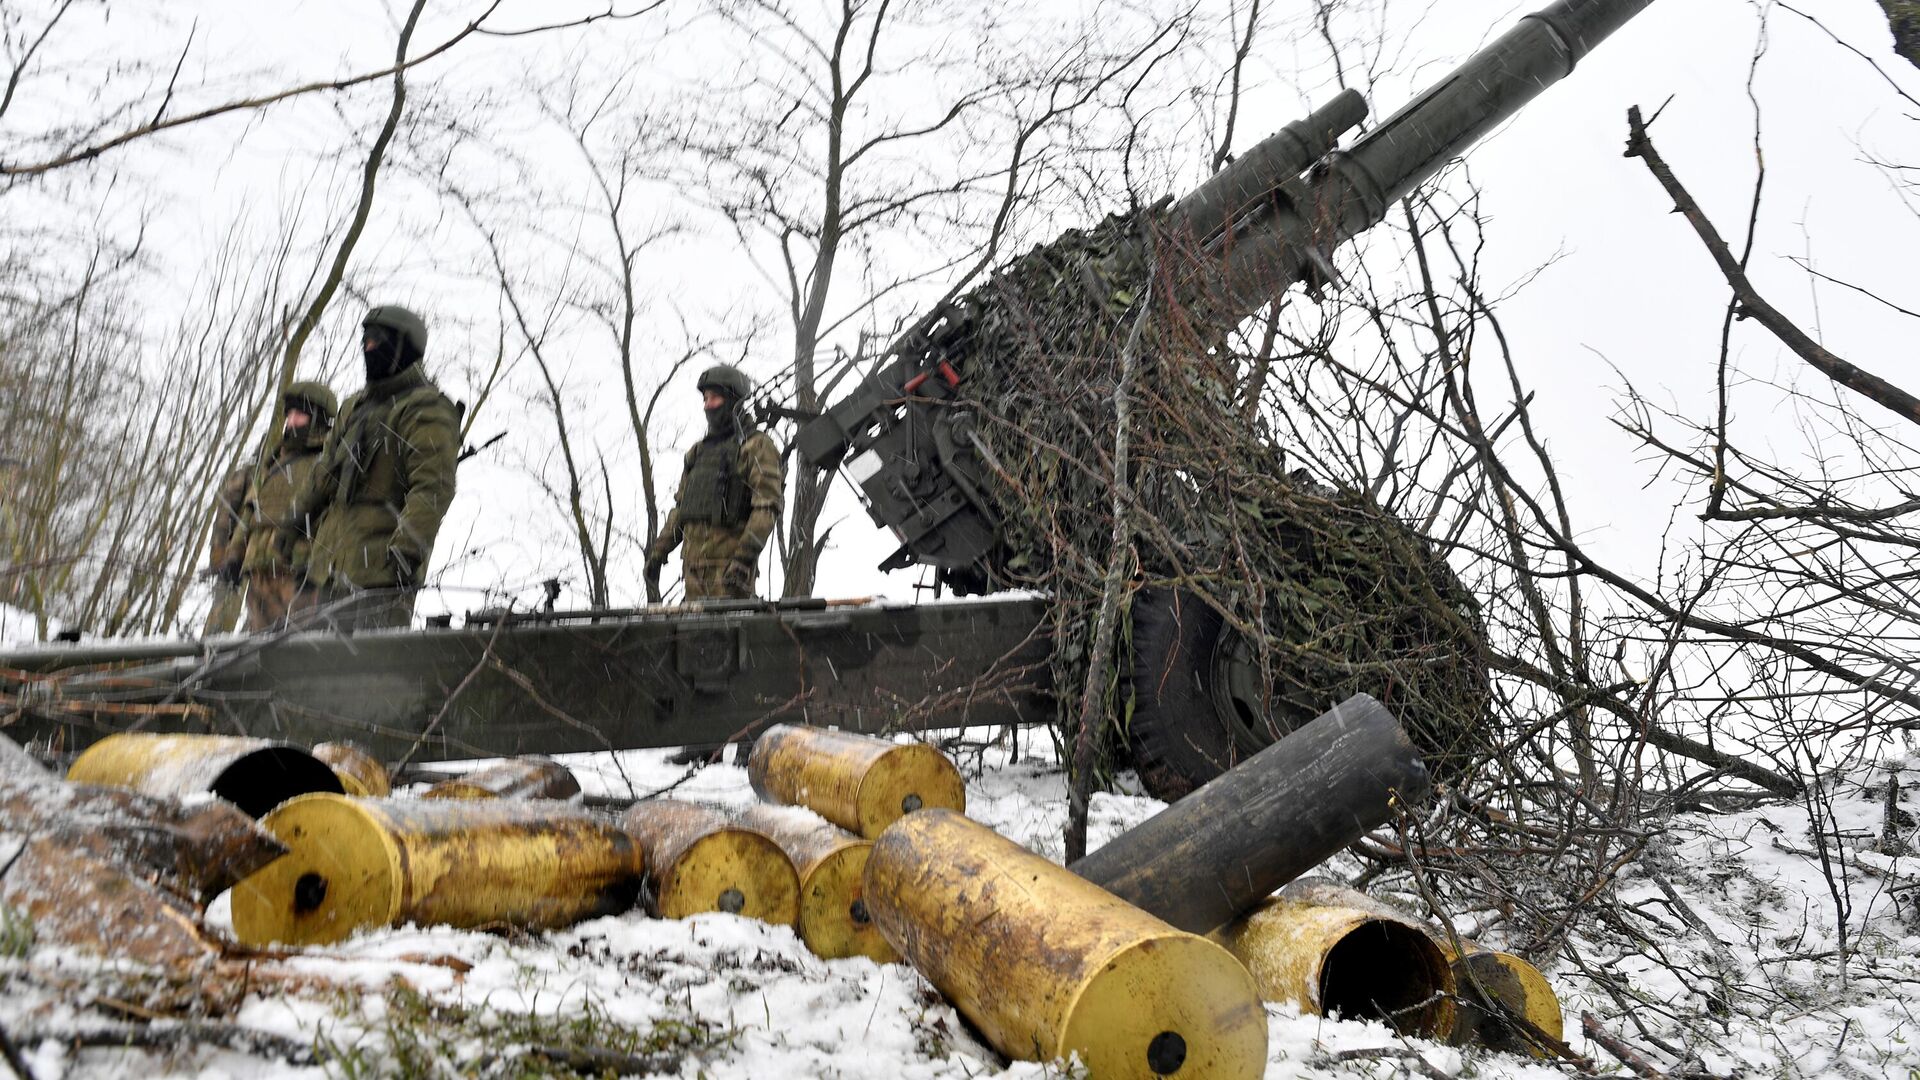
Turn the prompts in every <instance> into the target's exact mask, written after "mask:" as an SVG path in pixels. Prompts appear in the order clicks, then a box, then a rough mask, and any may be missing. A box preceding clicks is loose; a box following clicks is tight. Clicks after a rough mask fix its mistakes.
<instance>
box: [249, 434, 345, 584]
mask: <svg viewBox="0 0 1920 1080" xmlns="http://www.w3.org/2000/svg"><path fill="white" fill-rule="evenodd" d="M319 434H320V436H324V434H325V433H324V432H321V433H319ZM302 436H303V437H301V438H297V439H296V438H284V439H282V440H281V443H280V449H279V450H278V451H277V452H276V453H275V454H274V456H273V461H272V462H270V463H269V464H268V465H267V466H266V468H264V469H262V470H261V471H260V475H258V476H256V477H254V478H253V483H252V484H251V485H250V486H249V487H248V489H247V503H246V509H245V511H244V516H245V520H246V523H247V535H246V558H245V561H244V562H243V563H242V564H241V567H240V568H241V569H242V570H244V571H245V572H246V573H248V574H252V575H269V574H272V575H284V574H295V573H304V572H305V571H306V568H307V563H308V561H309V555H310V552H311V548H312V544H311V542H310V541H309V540H308V538H307V532H308V523H307V522H304V521H300V522H294V521H289V520H287V518H288V512H289V511H290V510H292V508H293V497H294V494H295V493H296V492H298V491H299V490H300V489H301V488H302V487H305V486H306V485H307V483H308V481H309V480H310V479H311V478H312V476H313V467H314V465H316V464H317V463H318V462H319V461H320V449H321V441H320V438H319V437H315V436H308V435H306V434H305V433H304V432H303V433H302Z"/></svg>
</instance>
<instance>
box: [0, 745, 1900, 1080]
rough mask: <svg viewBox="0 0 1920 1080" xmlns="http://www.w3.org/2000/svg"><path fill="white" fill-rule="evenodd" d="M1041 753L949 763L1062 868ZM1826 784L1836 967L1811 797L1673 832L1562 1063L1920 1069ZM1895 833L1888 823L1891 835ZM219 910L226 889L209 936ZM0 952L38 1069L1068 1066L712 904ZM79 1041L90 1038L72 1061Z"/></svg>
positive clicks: (1360, 1026) (648, 775)
mask: <svg viewBox="0 0 1920 1080" xmlns="http://www.w3.org/2000/svg"><path fill="white" fill-rule="evenodd" d="M1048 750H1049V748H1048V747H1047V745H1046V743H1045V741H1044V738H1043V737H1042V738H1041V740H1040V741H1039V744H1038V745H1037V746H1033V745H1025V744H1023V746H1022V748H1021V755H1020V757H1019V759H1017V760H1010V759H1012V757H1013V755H1011V754H1010V753H1008V751H1007V750H1006V749H1005V748H989V749H987V750H985V751H984V752H979V753H976V754H973V755H971V756H963V765H965V766H967V767H968V768H969V769H970V770H971V772H972V777H971V780H970V783H969V787H968V799H969V814H970V815H971V816H973V817H975V818H976V819H978V820H980V821H982V822H984V823H986V824H988V825H991V826H992V827H994V828H995V829H998V830H999V831H1000V832H1002V833H1003V834H1005V835H1007V836H1009V837H1011V838H1013V839H1015V840H1018V841H1020V842H1021V843H1023V844H1026V845H1028V846H1029V847H1031V848H1033V849H1034V850H1037V851H1039V852H1041V853H1043V854H1046V855H1048V856H1050V857H1053V858H1055V859H1058V858H1059V855H1060V843H1061V841H1060V832H1061V824H1062V821H1063V819H1064V815H1065V797H1064V796H1065V790H1064V784H1063V781H1062V777H1061V775H1060V772H1059V771H1058V769H1057V767H1056V766H1055V765H1054V763H1053V762H1052V761H1051V760H1050V759H1049V754H1048ZM568 763H569V764H570V765H571V766H573V768H574V769H575V771H576V773H577V774H578V775H579V776H580V778H581V780H582V782H583V784H584V785H586V786H587V788H588V790H589V792H600V793H608V794H623V795H624V794H626V793H627V791H628V786H629V784H631V785H632V787H633V788H634V789H635V790H637V791H639V792H641V793H645V792H647V791H650V790H655V789H658V788H662V787H665V786H667V785H669V784H673V783H675V782H676V781H682V782H680V783H679V784H678V786H677V787H676V788H675V789H674V794H675V795H676V796H679V797H684V798H692V799H700V800H705V801H709V802H714V803H719V804H726V805H740V804H743V803H746V802H747V801H749V800H750V799H751V798H752V795H751V792H750V790H749V788H748V785H747V779H746V775H745V773H744V771H743V770H741V769H739V768H736V767H734V766H731V765H715V766H709V767H706V768H703V769H700V770H698V771H696V772H693V773H692V775H690V776H689V775H688V770H687V769H686V767H684V766H679V765H673V764H669V763H667V762H666V761H665V755H664V754H663V753H661V752H651V751H649V752H629V753H626V754H622V755H620V756H619V758H618V760H617V761H615V760H614V759H612V758H611V757H607V756H591V757H580V758H575V759H572V760H570V761H569V762H568ZM1884 776H1885V774H1884V772H1878V771H1876V773H1875V774H1874V775H1873V776H1871V777H1868V778H1867V779H1869V780H1872V781H1874V782H1877V783H1883V782H1884ZM1881 790H1884V789H1881ZM1831 794H1832V795H1833V816H1832V818H1831V819H1830V820H1828V829H1829V831H1831V830H1832V829H1833V826H1834V825H1836V824H1837V825H1838V827H1839V829H1838V831H1839V835H1840V837H1841V839H1842V845H1841V846H1840V847H1839V848H1833V846H1832V845H1829V846H1830V849H1833V850H1832V851H1830V856H1829V857H1830V860H1831V859H1834V858H1838V859H1842V860H1844V864H1845V870H1846V877H1847V880H1848V881H1849V882H1850V885H1851V892H1850V893H1843V895H1844V896H1846V898H1847V904H1846V907H1847V908H1848V910H1847V914H1846V917H1845V925H1846V933H1847V947H1848V952H1849V959H1848V961H1847V962H1846V963H1845V964H1844V965H1843V963H1842V961H1841V960H1840V958H1839V954H1838V952H1837V946H1838V934H1837V931H1836V922H1835V911H1836V906H1835V897H1834V895H1833V892H1832V891H1831V890H1830V888H1829V885H1828V879H1827V877H1826V876H1825V875H1824V874H1823V871H1822V864H1821V860H1820V859H1819V858H1818V853H1817V851H1815V845H1814V843H1813V841H1812V840H1810V839H1809V835H1810V833H1809V820H1810V819H1809V816H1808V814H1807V812H1806V810H1805V808H1804V806H1802V805H1800V804H1781V805H1772V806H1767V807H1762V808H1760V809H1757V810H1754V811H1751V812H1746V813H1739V814H1730V815H1715V816H1708V815H1705V814H1701V815H1693V816H1684V817H1681V818H1679V819H1676V820H1674V821H1672V822H1671V823H1669V825H1668V827H1667V829H1666V830H1665V833H1664V836H1663V837H1662V839H1661V840H1660V841H1659V842H1658V843H1657V844H1656V846H1655V848H1654V849H1651V850H1653V851H1654V852H1656V853H1655V854H1649V855H1647V856H1645V857H1643V858H1642V859H1641V860H1640V861H1639V862H1637V863H1635V864H1634V865H1631V866H1629V867H1627V868H1626V869H1625V870H1624V871H1623V872H1622V874H1621V876H1620V889H1621V891H1622V897H1621V899H1622V901H1623V903H1622V905H1621V910H1626V911H1628V912H1629V917H1628V918H1626V919H1623V920H1620V921H1619V922H1618V924H1617V925H1607V926H1595V927H1592V928H1583V930H1582V931H1581V932H1580V933H1579V934H1577V935H1576V936H1575V939H1574V942H1573V946H1572V948H1573V950H1574V951H1575V952H1576V953H1577V955H1578V958H1579V959H1578V962H1577V963H1576V962H1569V961H1567V960H1566V959H1562V960H1561V961H1559V962H1558V963H1557V964H1554V965H1549V968H1548V975H1549V977H1550V978H1551V979H1552V980H1553V982H1554V984H1555V986H1556V988H1557V989H1558V990H1559V992H1560V993H1561V995H1562V1000H1563V1003H1564V1006H1565V1011H1566V1015H1567V1032H1568V1042H1569V1043H1571V1044H1572V1046H1573V1048H1574V1049H1575V1050H1576V1051H1578V1052H1580V1053H1582V1054H1586V1055H1588V1056H1589V1057H1591V1058H1592V1059H1593V1061H1594V1063H1595V1065H1596V1066H1597V1067H1598V1068H1599V1069H1600V1070H1601V1071H1603V1072H1608V1071H1620V1072H1623V1073H1624V1072H1625V1070H1624V1069H1622V1068H1620V1066H1619V1065H1618V1063H1617V1062H1616V1060H1615V1059H1614V1058H1613V1057H1611V1056H1610V1055H1609V1054H1608V1053H1607V1052H1606V1051H1605V1050H1603V1049H1601V1048H1600V1047H1598V1046H1597V1045H1595V1044H1594V1043H1592V1042H1591V1041H1590V1040H1588V1039H1587V1038H1586V1037H1585V1036H1584V1035H1583V1034H1582V1033H1581V1031H1580V1018H1581V1015H1582V1013H1585V1012H1591V1013H1593V1014H1595V1015H1596V1016H1598V1017H1600V1018H1601V1020H1602V1022H1603V1024H1604V1025H1605V1027H1606V1029H1607V1030H1608V1031H1610V1032H1612V1033H1613V1034H1615V1035H1619V1036H1623V1037H1625V1038H1627V1039H1628V1040H1629V1041H1630V1042H1632V1043H1633V1044H1634V1045H1636V1046H1638V1047H1640V1048H1642V1049H1643V1050H1646V1049H1648V1048H1650V1047H1654V1046H1658V1045H1660V1044H1661V1043H1664V1044H1665V1045H1666V1046H1667V1047H1668V1048H1669V1050H1670V1051H1671V1053H1670V1054H1664V1055H1663V1054H1661V1053H1658V1052H1656V1053H1654V1054H1653V1057H1654V1058H1655V1060H1656V1061H1657V1062H1660V1063H1662V1064H1664V1065H1666V1066H1668V1067H1671V1066H1673V1065H1674V1064H1675V1063H1676V1059H1677V1058H1683V1057H1685V1056H1688V1055H1694V1056H1696V1057H1697V1061H1696V1062H1694V1063H1693V1064H1692V1065H1690V1066H1688V1067H1689V1068H1696V1067H1697V1068H1699V1069H1702V1070H1704V1071H1705V1072H1707V1073H1710V1074H1713V1075H1720V1076H1731V1075H1741V1076H1754V1077H1759V1076H1769V1077H1771V1076H1844V1077H1902V1078H1905V1077H1911V1076H1914V1075H1920V1073H1916V1070H1920V1023H1916V1018H1915V1015H1914V1003H1915V1001H1916V1000H1920V936H1916V934H1915V933H1914V930H1913V926H1914V906H1915V903H1916V899H1915V898H1916V896H1920V860H1917V859H1915V858H1912V857H1909V858H1904V859H1903V858H1897V857H1893V856H1887V855H1880V854H1875V853H1873V852H1870V851H1867V850H1866V848H1867V847H1868V846H1870V845H1878V844H1879V841H1880V834H1881V831H1882V823H1883V807H1884V803H1883V800H1882V796H1881V794H1880V792H1878V791H1875V790H1871V789H1868V788H1867V787H1865V786H1864V785H1860V784H1853V785H1849V784H1846V783H1837V784H1835V785H1834V787H1833V790H1832V792H1831ZM1160 808H1161V804H1160V803H1158V802H1157V801H1155V800H1153V799H1150V798H1146V797H1141V796H1127V795H1101V796H1098V797H1097V798H1096V800H1095V802H1094V808H1093V809H1094V815H1093V836H1092V838H1091V839H1092V841H1093V842H1094V843H1095V844H1098V843H1100V842H1102V841H1104V840H1105V839H1107V838H1109V837H1111V836H1113V835H1115V834H1117V833H1118V832H1119V831H1121V830H1123V829H1125V828H1127V827H1129V826H1131V825H1133V824H1135V823H1137V822H1139V821H1141V820H1143V819H1145V818H1146V817H1148V816H1150V815H1151V814H1153V813H1155V812H1156V811H1157V810H1159V809H1160ZM1906 820H1908V821H1910V820H1911V819H1906ZM1913 831H1914V830H1913V829H1912V828H1910V827H1907V828H1905V832H1906V833H1907V834H1909V838H1910V834H1911V833H1913ZM1847 845H1852V848H1849V847H1848V846H1847ZM1833 851H1837V852H1838V854H1834V853H1833ZM1803 852H1804V854H1803ZM1333 869H1335V870H1337V869H1338V867H1337V866H1336V867H1334V868H1333ZM1910 874H1911V876H1910ZM1663 885H1664V886H1666V887H1669V888H1671V889H1672V891H1673V895H1672V896H1671V897H1670V896H1669V895H1668V894H1667V891H1666V889H1665V888H1663ZM1683 908H1684V910H1683ZM225 919H226V911H225V901H224V899H223V900H222V901H219V902H216V903H215V905H214V907H213V909H212V911H211V912H210V914H209V921H210V923H212V924H213V925H214V926H216V927H220V926H223V925H224V922H225ZM1703 931H1705V932H1710V933H1711V934H1712V937H1713V938H1714V939H1717V941H1715V940H1709V938H1708V937H1707V936H1706V933H1705V932H1703ZM5 940H6V939H5V938H4V936H3V935H0V944H4V942H5ZM0 954H4V955H5V958H4V959H0V1028H3V1029H4V1030H5V1031H6V1032H7V1033H8V1034H9V1035H11V1036H12V1038H13V1039H14V1041H15V1042H17V1043H19V1044H20V1049H21V1050H22V1053H23V1056H24V1059H25V1063H26V1065H27V1067H28V1070H29V1071H30V1072H31V1074H32V1076H33V1077H34V1078H36V1080H60V1078H75V1077H110V1076H111V1077H118V1076H140V1077H146V1078H159V1077H172V1076H180V1077H186V1076H196V1077H206V1078H215V1077H231V1078H235V1080H280V1078H294V1077H301V1078H317V1077H355V1078H358V1077H376V1076H448V1077H452V1076H521V1075H530V1074H531V1075H544V1074H545V1073H543V1072H540V1071H538V1070H539V1069H550V1070H552V1072H553V1073H554V1074H556V1075H564V1074H566V1073H567V1072H568V1071H569V1067H568V1066H566V1065H564V1064H555V1063H554V1060H553V1058H552V1057H551V1056H549V1057H546V1058H529V1057H525V1056H524V1054H525V1051H526V1050H527V1048H528V1047H532V1046H553V1047H566V1048H572V1049H574V1050H575V1051H576V1052H583V1051H580V1048H583V1047H585V1048H598V1050H599V1051H600V1052H601V1053H602V1055H603V1056H602V1057H601V1058H600V1059H598V1060H587V1059H584V1058H580V1059H578V1060H577V1064H579V1065H580V1066H581V1071H582V1072H584V1073H586V1074H588V1075H598V1073H597V1072H595V1071H594V1068H593V1067H594V1066H600V1067H610V1066H613V1065H619V1066H620V1067H623V1068H628V1067H635V1066H638V1065H642V1064H644V1065H645V1066H647V1067H648V1068H651V1069H653V1070H655V1071H656V1072H657V1073H658V1074H661V1075H672V1076H685V1077H695V1076H704V1077H713V1078H722V1077H753V1078H763V1077H789V1076H791V1077H803V1076H806V1077H812V1076H818V1077H841V1078H847V1080H867V1078H871V1080H918V1078H933V1077H954V1078H961V1077H965V1078H970V1080H973V1078H981V1077H1042V1076H1059V1075H1063V1073H1062V1069H1061V1067H1060V1066H1059V1065H1058V1064H1053V1065H1046V1064H1036V1063H1029V1062H1013V1063H1008V1062H1007V1061H1006V1060H1005V1059H1003V1058H1001V1057H999V1056H998V1055H997V1054H995V1053H994V1052H993V1051H992V1050H990V1049H989V1048H987V1047H986V1046H984V1045H983V1044H982V1043H980V1042H979V1041H978V1040H977V1039H976V1038H974V1037H973V1036H971V1035H970V1034H969V1033H968V1031H967V1028H966V1026H965V1024H964V1023H963V1022H962V1021H961V1019H960V1017H959V1016H958V1014H957V1013H956V1012H955V1011H954V1009H953V1007H952V1006H951V1005H949V1004H948V1003H946V1002H945V1001H943V1000H942V999H941V998H940V996H939V995H938V994H937V993H935V992H934V991H933V989H932V988H931V986H929V985H928V983H927V982H926V981H925V980H924V979H922V978H921V977H920V976H919V975H918V974H917V973H915V972H914V971H913V970H912V969H911V968H908V967H906V966H903V965H878V964H875V963H873V962H871V961H868V960H864V959H853V960H833V961H825V960H820V959H818V958H816V957H814V956H813V955H812V954H811V953H809V952H808V951H807V950H806V948H805V947H804V946H802V944H801V943H800V941H799V940H798V938H796V937H795V935H794V934H793V932H792V931H791V930H789V929H786V928H781V927H772V926H766V925H763V924H760V923H756V922H752V921H750V920H745V919H741V918H737V917H734V916H728V915H710V916H702V917H698V918H692V919H688V920H685V921H681V922H670V921H660V920H653V919H649V918H646V917H644V916H643V915H640V914H638V913H634V914H627V915H620V916H614V917H608V918H601V919H596V920H593V921H591V922H587V923H583V924H580V925H578V926H575V927H573V928H571V929H568V930H564V931H559V932H555V933H550V934H542V935H532V936H518V937H501V936H497V935H493V934H486V933H478V932H465V931H454V930H447V929H437V928H415V927H407V928H402V929H395V930H382V931H378V932H373V933H367V934H363V935H360V936H357V937H355V938H353V939H352V940H350V941H349V942H346V943H344V944H342V945H338V946H333V947H327V948H315V949H308V950H304V951H301V952H299V953H297V954H293V955H290V956H288V957H287V958H284V959H268V960H257V961H254V962H252V963H251V964H247V965H233V966H232V970H222V971H220V972H218V973H216V974H213V975H209V976H208V977H207V978H206V979H205V980H202V981H200V982H199V983H197V984H196V985H195V986H193V987H180V986H176V985H170V984H168V983H167V982H166V980H164V979H154V978H152V977H149V976H147V975H144V974H143V973H141V972H138V971H135V970H131V969H129V968H127V967H126V966H125V965H119V964H114V963H111V962H102V961H98V960H93V959H88V958H84V957H80V956H77V955H73V954H70V953H65V952H62V951H60V950H57V949H53V948H50V947H47V946H44V945H36V946H32V947H29V948H27V949H26V950H25V952H24V955H22V954H21V950H20V949H19V948H18V947H13V948H0ZM1654 955H1660V956H1663V957H1664V959H1665V961H1666V963H1665V964H1664V965H1662V964H1659V963H1655V962H1654V961H1653V960H1652V959H1650V957H1652V956H1654ZM1676 970H1678V971H1681V972H1689V973H1691V974H1690V975H1688V976H1682V975H1676V974H1674V972H1675V971H1676ZM136 998H137V999H136ZM1626 1007H1631V1009H1632V1017H1631V1018H1629V1017H1627V1016H1626V1015H1625V1013H1624V1011H1623V1010H1624V1009H1625V1008H1626ZM196 1010H197V1011H198V1013H199V1015H195V1012H196ZM209 1013H211V1015H209ZM1268 1016H1269V1027H1270V1044H1269V1064H1268V1068H1267V1074H1266V1075H1267V1076H1268V1077H1272V1078H1292V1077H1381V1078H1385V1077H1390V1076H1407V1075H1424V1076H1429V1077H1432V1076H1444V1077H1469V1076H1471V1077H1482V1078H1509V1077H1511V1078H1524V1077H1546V1076H1563V1075H1567V1072H1568V1071H1569V1070H1567V1069H1566V1068H1565V1067H1560V1068H1556V1067H1550V1066H1548V1065H1546V1064H1543V1063H1540V1062H1536V1061H1532V1060H1528V1059H1524V1058H1520V1057H1515V1056H1511V1055H1503V1054H1494V1053H1491V1052H1487V1051H1481V1050H1465V1051H1463V1050H1460V1049H1455V1048H1451V1047H1446V1046H1442V1045H1439V1044H1437V1043H1429V1042H1424V1041H1421V1040H1409V1039H1404V1038H1401V1037H1399V1036H1397V1035H1395V1034H1394V1033H1392V1032H1391V1031H1389V1030H1388V1029H1386V1028H1385V1027H1383V1026H1381V1025H1378V1024H1373V1023H1355V1022H1347V1021H1342V1020H1336V1019H1322V1018H1319V1017H1314V1016H1303V1015H1301V1014H1300V1013H1299V1012H1298V1011H1296V1010H1295V1009H1294V1008H1293V1007H1291V1006H1287V1005H1269V1006H1268ZM155 1017H158V1019H155ZM183 1017H184V1018H183ZM129 1020H133V1021H136V1022H138V1023H139V1026H141V1027H142V1029H143V1030H144V1036H143V1038H142V1039H141V1042H142V1043H143V1045H142V1046H140V1047H134V1048H129V1047H126V1046H124V1045H115V1044H116V1043H124V1042H125V1041H126V1040H125V1038H124V1037H123V1036H119V1035H116V1034H115V1033H116V1032H119V1031H124V1030H127V1029H128V1021H129ZM1642 1025H1644V1028H1643V1027H1642ZM181 1026H190V1027H192V1028H193V1030H194V1037H193V1038H191V1039H186V1040H176V1041H173V1042H169V1040H167V1039H166V1038H165V1034H166V1032H167V1031H168V1029H169V1028H172V1027H181ZM80 1036H88V1037H85V1038H80ZM82 1041H84V1042H87V1043H89V1044H104V1045H88V1046H86V1047H84V1048H78V1047H77V1046H76V1044H77V1043H78V1042H82ZM605 1055H621V1056H620V1057H618V1058H617V1059H616V1058H615V1057H610V1056H605ZM535 1066H538V1069H536V1068H535ZM1683 1071H1684V1070H1676V1071H1675V1072H1674V1075H1682V1074H1683Z"/></svg>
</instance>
